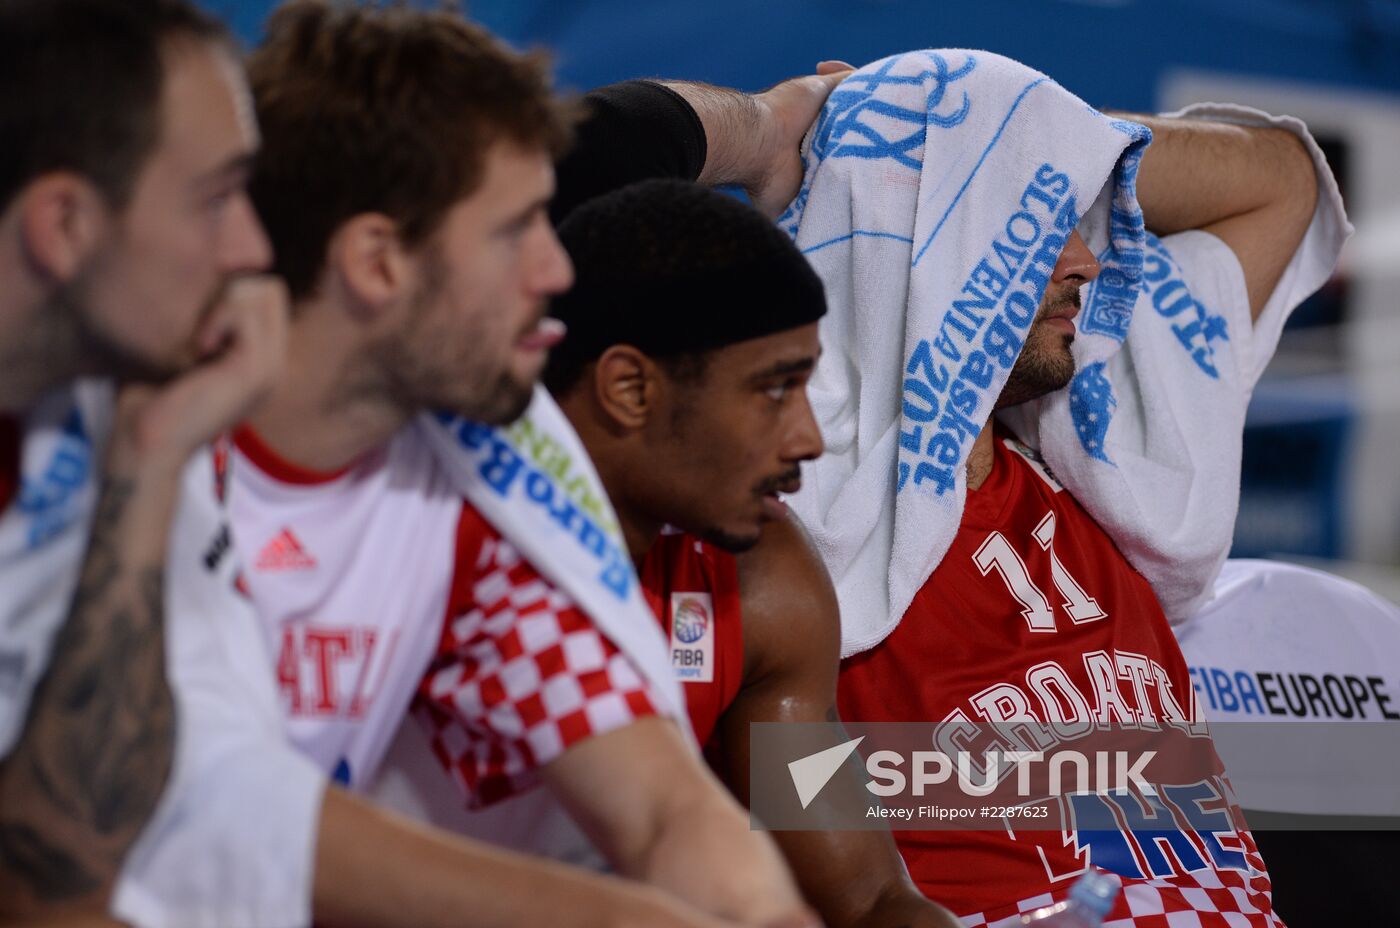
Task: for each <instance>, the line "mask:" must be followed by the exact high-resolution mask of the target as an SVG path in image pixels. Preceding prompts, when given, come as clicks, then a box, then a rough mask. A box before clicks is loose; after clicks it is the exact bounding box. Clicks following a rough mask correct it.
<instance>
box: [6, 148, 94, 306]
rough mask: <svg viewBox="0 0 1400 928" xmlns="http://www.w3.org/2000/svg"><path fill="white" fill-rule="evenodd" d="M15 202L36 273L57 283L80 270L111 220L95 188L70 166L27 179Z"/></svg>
mask: <svg viewBox="0 0 1400 928" xmlns="http://www.w3.org/2000/svg"><path fill="white" fill-rule="evenodd" d="M18 208H19V227H20V236H21V243H22V246H23V248H24V254H25V257H26V258H27V259H28V261H29V262H30V264H31V265H32V266H33V268H34V270H35V271H36V272H37V273H38V274H39V275H40V276H42V277H46V278H48V279H50V280H53V281H55V282H60V283H61V282H64V281H67V280H70V279H71V278H72V277H73V275H74V274H76V273H77V272H78V269H79V268H81V267H82V266H83V263H84V262H85V261H86V260H87V259H88V257H89V256H90V255H91V254H92V253H93V251H95V250H96V248H97V245H98V243H99V241H100V240H101V239H102V237H103V236H104V235H105V234H106V232H107V228H108V226H109V224H110V223H111V222H112V211H111V209H110V208H109V207H108V206H107V202H106V200H105V199H104V198H103V197H102V194H100V193H99V192H98V190H97V188H96V187H94V186H93V185H92V183H91V182H90V181H87V180H85V179H84V178H82V177H80V176H79V175H77V174H74V173H72V172H69V171H57V172H54V173H52V174H45V175H43V176H41V177H39V178H36V179H35V180H33V181H30V182H29V184H27V185H26V186H25V188H24V190H23V191H22V192H21V193H20V195H19V202H18Z"/></svg>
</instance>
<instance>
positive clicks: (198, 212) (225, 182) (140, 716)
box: [0, 0, 286, 924]
mask: <svg viewBox="0 0 1400 928" xmlns="http://www.w3.org/2000/svg"><path fill="white" fill-rule="evenodd" d="M247 102H248V98H247V89H246V85H245V83H244V80H243V77H242V74H241V71H240V69H239V66H238V64H237V59H236V56H235V53H234V51H233V49H232V48H231V46H230V43H229V41H228V39H227V38H226V36H225V35H224V32H223V29H222V28H221V27H220V26H219V25H218V24H217V23H216V22H214V21H213V20H211V19H209V18H208V17H206V16H205V15H204V14H202V13H200V12H198V11H197V10H196V9H194V8H193V7H192V6H191V5H189V4H187V3H185V2H182V0H12V2H7V3H5V4H4V5H3V7H0V282H3V286H0V758H3V760H0V921H3V922H5V923H6V924H10V923H11V919H13V918H23V917H26V916H28V917H38V916H39V915H40V914H42V913H50V914H56V915H62V916H65V917H66V916H76V913H78V912H80V911H88V912H100V911H101V910H102V909H103V908H104V906H105V902H106V899H107V896H108V894H109V891H110V889H111V887H112V884H113V882H114V881H115V879H116V877H117V873H118V869H119V867H120V865H121V862H122V860H123V859H124V857H125V855H126V854H127V852H128V850H129V848H130V847H131V846H132V844H133V842H135V841H136V839H137V837H138V835H139V834H140V833H141V830H142V828H143V826H144V825H145V823H146V821H147V819H148V817H149V816H150V815H151V813H152V811H153V810H154V809H155V807H156V803H157V800H158V798H159V797H160V795H161V789H162V787H163V785H164V784H165V783H166V781H167V777H168V774H169V772H170V770H171V765H172V761H173V758H174V754H175V740H176V738H175V735H176V715H175V711H174V705H173V700H172V696H171V690H170V686H169V683H168V681H167V678H166V672H165V658H166V647H165V644H164V642H165V629H166V626H167V618H168V617H167V614H166V600H165V572H164V566H165V563H166V550H167V549H166V544H167V536H168V534H169V529H170V525H171V519H172V516H173V515H174V513H175V508H176V501H177V496H178V494H179V492H180V489H181V485H182V472H185V471H186V461H187V460H188V459H190V458H191V456H192V455H195V454H196V452H197V451H198V449H200V448H201V446H202V445H204V443H205V442H206V441H207V440H208V439H210V438H211V437H213V436H214V435H215V434H216V433H218V432H219V431H221V430H222V429H224V428H225V427H227V426H228V425H230V424H232V423H233V422H235V421H237V419H238V418H239V417H240V416H241V415H242V413H243V411H244V409H245V408H246V407H247V405H248V404H249V403H250V402H252V401H253V400H254V399H256V398H257V397H258V396H259V395H260V394H261V393H262V392H263V391H264V390H265V389H266V387H267V386H268V385H269V384H270V382H271V379H272V377H273V375H274V374H275V372H276V370H277V369H278V366H279V365H280V361H281V353H282V345H283V340H284V331H285V326H286V322H285V314H286V296H285V292H284V291H283V289H282V288H281V287H280V286H279V285H277V284H276V283H274V282H272V281H270V280H269V279H266V278H263V279H251V278H249V279H235V278H239V277H245V278H246V276H247V275H250V274H255V273H257V272H260V271H262V270H264V269H265V268H266V266H267V264H268V262H269V260H270V258H271V252H270V250H269V248H268V243H267V239H266V238H265V236H264V235H263V231H262V228H261V227H260V226H259V224H258V221H257V219H256V218H255V216H254V215H253V211H252V208H251V206H250V204H249V202H248V199H247V196H246V195H245V193H244V181H245V179H246V176H247V169H248V167H247V166H248V161H249V159H250V158H251V156H252V154H253V150H254V148H255V147H256V144H257V136H256V132H255V129H254V126H253V123H252V121H251V118H250V116H249V107H248V106H247ZM114 390H115V398H114ZM204 464H205V466H206V467H207V465H208V460H207V457H206V458H205V460H204ZM195 466H196V464H194V463H192V464H191V472H193V469H194V468H195ZM204 482H205V484H206V485H207V486H208V488H209V489H210V492H207V493H206V495H208V496H209V498H210V499H211V500H212V492H211V491H212V479H210V480H205V481H204ZM85 551H86V554H84V552H85ZM169 621H170V622H173V621H174V618H173V617H172V618H170V619H169ZM41 678H42V682H40V680H41ZM246 785H247V784H240V782H239V781H238V779H237V777H233V778H231V779H229V780H228V781H227V783H226V786H227V789H228V792H229V794H230V797H231V798H233V799H235V800H237V799H241V800H242V801H247V802H256V801H257V798H256V796H255V795H249V792H248V791H246ZM240 790H242V791H241V792H240Z"/></svg>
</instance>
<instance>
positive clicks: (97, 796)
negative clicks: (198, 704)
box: [0, 480, 175, 910]
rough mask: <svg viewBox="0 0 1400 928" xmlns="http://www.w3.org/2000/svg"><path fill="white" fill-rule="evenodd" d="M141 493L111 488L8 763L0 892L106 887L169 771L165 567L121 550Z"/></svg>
mask: <svg viewBox="0 0 1400 928" xmlns="http://www.w3.org/2000/svg"><path fill="white" fill-rule="evenodd" d="M134 495H135V486H134V484H133V482H132V481H130V480H112V481H110V482H109V483H108V484H107V486H106V487H105V488H104V490H103V493H102V497H101V500H100V501H99V503H98V507H97V514H96V516H95V518H94V521H93V530H92V538H91V541H90V542H89V545H88V551H87V557H86V558H85V560H84V562H83V568H82V573H81V575H80V578H79V581H78V589H77V592H76V594H75V595H74V599H73V606H72V609H71V610H70V612H69V615H68V620H67V622H66V623H65V624H64V627H63V629H62V631H61V632H60V633H59V634H58V636H57V639H56V641H55V643H54V648H53V658H52V661H51V663H50V665H49V670H48V673H47V675H46V676H45V677H44V679H43V681H42V682H41V683H40V684H39V686H38V687H37V688H36V689H35V692H34V698H33V702H32V703H31V705H30V710H29V717H28V720H27V724H26V726H25V731H24V735H23V736H22V738H21V740H20V742H19V744H18V745H17V746H16V748H15V750H14V753H13V754H12V755H11V756H10V757H9V759H7V760H6V761H5V762H4V764H3V766H0V887H5V888H6V889H8V890H9V891H8V892H6V891H0V897H4V896H6V895H9V894H11V893H14V892H22V891H27V893H26V894H27V895H28V896H30V897H31V899H32V901H33V902H34V903H38V904H40V905H43V904H46V903H57V902H74V901H82V900H83V898H84V897H89V896H91V895H92V894H94V893H97V892H98V891H101V890H103V889H105V888H106V887H107V886H108V885H109V884H110V883H111V881H112V880H113V879H114V878H115V877H116V874H117V872H118V870H119V868H120V866H121V862H122V858H123V857H124V856H125V854H126V852H127V850H128V849H129V848H130V846H131V844H132V843H133V842H134V841H135V840H136V838H137V836H138V835H139V834H140V832H141V828H142V826H143V825H144V824H145V822H146V820H147V818H148V817H149V816H150V814H151V812H152V811H153V810H154V809H155V806H156V802H157V801H158V800H159V798H160V795H161V792H162V790H163V788H164V785H165V780H166V777H167V776H168V775H169V772H170V766H171V763H172V757H173V752H174V741H175V710H174V701H173V698H172V696H171V693H170V686H169V683H168V681H167V679H166V674H165V622H164V570H163V566H162V565H160V564H155V565H152V564H133V563H129V562H128V560H127V559H126V558H125V557H124V555H123V551H122V544H121V541H122V525H123V522H124V521H125V520H127V519H128V518H129V517H130V516H129V514H130V511H131V509H132V508H133V507H132V499H133V496H134ZM162 547H163V546H162ZM10 887H13V889H10ZM3 909H4V906H3V905H0V910H3Z"/></svg>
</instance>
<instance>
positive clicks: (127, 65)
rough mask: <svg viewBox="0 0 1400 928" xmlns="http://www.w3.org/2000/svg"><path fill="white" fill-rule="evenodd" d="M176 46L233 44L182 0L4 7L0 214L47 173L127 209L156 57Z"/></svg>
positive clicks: (44, 0) (156, 90) (160, 69)
mask: <svg viewBox="0 0 1400 928" xmlns="http://www.w3.org/2000/svg"><path fill="white" fill-rule="evenodd" d="M177 38H193V39H202V40H208V41H212V42H227V41H229V40H228V37H227V34H226V33H225V32H224V28H223V26H222V25H221V24H220V23H219V22H218V21H217V20H215V19H213V18H212V17H210V16H209V15H208V14H206V13H204V12H203V11H201V10H200V9H198V8H197V7H196V6H194V4H192V3H190V2H188V0H4V2H0V88H4V89H3V91H0V210H3V209H5V208H6V207H8V206H9V204H10V201H11V200H12V199H13V198H14V196H15V195H16V194H17V193H19V191H20V190H21V189H22V188H23V187H24V186H25V185H26V184H28V183H29V182H30V181H32V180H34V179H35V178H36V177H39V176H40V175H42V174H47V173H49V172H52V171H72V172H74V173H76V174H80V175H82V176H83V177H86V178H87V179H88V180H89V181H91V182H92V184H93V185H94V186H96V187H97V189H98V190H99V191H100V192H101V193H102V196H103V197H104V198H105V199H106V200H107V201H108V203H109V204H111V205H112V206H113V207H114V208H117V209H121V208H123V207H125V206H126V204H127V201H128V200H129V199H130V196H131V192H132V188H133V186H134V185H135V182H136V177H137V175H138V174H139V173H140V169H141V167H142V166H143V165H144V164H145V163H146V158H147V157H149V155H150V154H151V151H152V150H153V149H154V148H155V145H156V140H157V138H158V137H159V135H160V117H161V114H160V95H161V89H162V87H163V86H164V83H165V63H164V60H163V59H162V57H161V53H162V51H163V50H164V47H165V43H166V42H168V41H171V40H172V39H177Z"/></svg>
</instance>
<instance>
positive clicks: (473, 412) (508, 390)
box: [456, 378, 535, 425]
mask: <svg viewBox="0 0 1400 928" xmlns="http://www.w3.org/2000/svg"><path fill="white" fill-rule="evenodd" d="M534 388H535V385H534V383H533V382H530V383H519V382H516V381H515V380H511V379H507V378H503V379H502V380H501V381H500V382H498V383H497V384H496V387H495V389H494V390H492V393H491V395H490V396H489V397H478V398H473V399H471V400H469V401H467V402H461V403H458V404H457V405H456V411H457V414H458V415H460V416H463V417H465V418H467V419H472V420H474V421H476V422H481V423H483V424H485V425H509V424H510V423H512V422H514V421H515V420H516V419H519V418H520V417H521V416H522V415H524V414H525V410H526V409H528V408H530V400H531V399H533V398H534V395H535V394H534Z"/></svg>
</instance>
